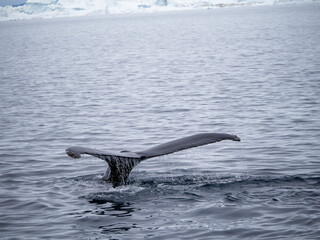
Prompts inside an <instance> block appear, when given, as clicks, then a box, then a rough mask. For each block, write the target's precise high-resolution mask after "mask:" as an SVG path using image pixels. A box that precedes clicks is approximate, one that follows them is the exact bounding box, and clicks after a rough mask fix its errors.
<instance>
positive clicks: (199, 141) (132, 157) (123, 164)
mask: <svg viewBox="0 0 320 240" xmlns="http://www.w3.org/2000/svg"><path fill="white" fill-rule="evenodd" d="M222 140H233V141H238V142H239V141H240V138H239V137H238V136H236V135H230V134H225V133H201V134H196V135H193V136H189V137H185V138H180V139H177V140H174V141H170V142H167V143H164V144H160V145H157V146H155V147H152V148H149V149H147V150H145V151H139V152H130V151H122V152H108V151H101V150H97V149H92V148H86V147H69V148H67V149H66V153H67V154H68V155H69V156H70V157H73V158H80V156H81V154H88V155H92V156H94V157H97V158H101V159H103V160H105V161H106V162H107V163H108V166H109V169H108V170H107V172H106V174H105V176H104V178H105V179H106V180H108V181H110V182H111V183H112V185H113V187H117V186H120V185H123V184H126V183H127V181H128V177H129V174H130V172H131V170H132V169H133V168H134V167H135V166H136V165H137V164H138V163H140V162H141V161H143V160H146V159H149V158H153V157H158V156H163V155H167V154H170V153H174V152H178V151H181V150H185V149H189V148H193V147H198V146H202V145H206V144H210V143H215V142H220V141H222Z"/></svg>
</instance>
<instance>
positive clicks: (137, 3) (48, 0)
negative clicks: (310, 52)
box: [0, 0, 320, 21]
mask: <svg viewBox="0 0 320 240" xmlns="http://www.w3.org/2000/svg"><path fill="white" fill-rule="evenodd" d="M301 2H320V0H73V1H70V0H28V1H27V2H26V3H25V4H23V5H17V6H6V7H0V20H1V21H6V20H20V19H32V18H55V17H72V16H87V15H103V14H115V13H140V12H159V11H172V10H184V9H211V8H218V7H231V6H243V5H274V4H287V3H301Z"/></svg>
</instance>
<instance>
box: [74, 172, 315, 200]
mask: <svg viewBox="0 0 320 240" xmlns="http://www.w3.org/2000/svg"><path fill="white" fill-rule="evenodd" d="M73 181H75V182H81V184H83V183H86V184H88V185H92V184H94V185H95V189H100V190H102V189H103V191H96V192H90V193H88V194H86V195H84V196H81V198H84V199H87V200H88V201H89V202H91V203H96V204H105V203H125V202H136V201H146V200H152V199H156V198H159V197H160V198H178V199H180V200H184V201H185V200H187V201H198V200H201V199H208V198H213V199H218V198H219V196H223V198H224V199H223V200H224V201H226V202H239V203H242V204H245V203H248V202H256V203H259V202H268V201H271V202H272V201H274V202H276V201H282V202H283V201H291V202H299V201H301V199H304V201H306V200H308V199H310V201H313V200H312V199H318V197H320V189H319V185H320V177H317V176H315V177H312V176H298V175H294V176H279V177H270V176H259V177H253V176H222V177H210V176H200V175H198V176H197V175H192V176H177V177H170V178H169V177H159V178H151V179H144V180H137V179H136V180H133V181H132V182H131V183H130V185H126V186H121V187H119V188H112V186H111V184H108V183H105V182H104V181H103V180H101V177H100V176H97V175H88V176H81V177H77V178H74V179H73ZM91 190H93V189H92V188H91Z"/></svg>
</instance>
